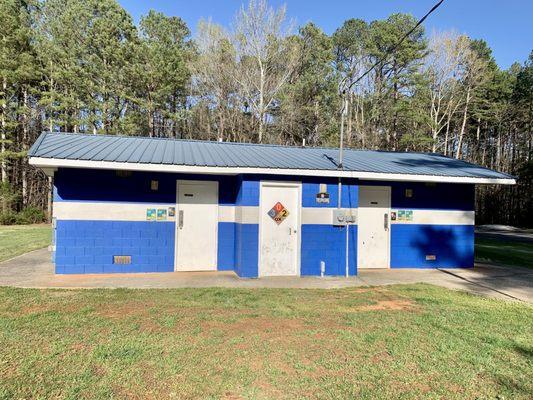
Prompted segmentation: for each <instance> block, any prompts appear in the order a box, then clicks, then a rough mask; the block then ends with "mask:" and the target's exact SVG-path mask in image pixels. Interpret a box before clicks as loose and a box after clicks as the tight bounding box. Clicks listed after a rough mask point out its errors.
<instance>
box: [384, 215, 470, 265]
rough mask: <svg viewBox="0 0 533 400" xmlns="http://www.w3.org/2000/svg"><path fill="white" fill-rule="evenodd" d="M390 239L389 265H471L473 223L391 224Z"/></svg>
mask: <svg viewBox="0 0 533 400" xmlns="http://www.w3.org/2000/svg"><path fill="white" fill-rule="evenodd" d="M391 239H392V240H391V268H455V267H473V266H474V226H473V225H407V224H406V225H400V224H393V225H392V226H391ZM427 255H435V256H436V259H435V260H426V256H427Z"/></svg>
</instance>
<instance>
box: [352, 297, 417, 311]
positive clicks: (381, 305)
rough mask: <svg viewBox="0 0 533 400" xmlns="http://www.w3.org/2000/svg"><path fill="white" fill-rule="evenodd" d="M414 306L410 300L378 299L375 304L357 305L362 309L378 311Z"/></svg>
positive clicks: (408, 308)
mask: <svg viewBox="0 0 533 400" xmlns="http://www.w3.org/2000/svg"><path fill="white" fill-rule="evenodd" d="M413 308H414V303H413V302H412V301H410V300H404V299H396V300H378V302H377V303H376V304H370V305H365V306H360V307H357V309H358V310H362V311H379V310H410V309H413Z"/></svg>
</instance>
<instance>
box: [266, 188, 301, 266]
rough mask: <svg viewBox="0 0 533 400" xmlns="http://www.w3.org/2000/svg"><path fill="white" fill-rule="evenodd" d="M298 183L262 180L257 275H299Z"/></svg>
mask: <svg viewBox="0 0 533 400" xmlns="http://www.w3.org/2000/svg"><path fill="white" fill-rule="evenodd" d="M300 196H301V195H300V184H288V183H269V182H263V183H261V201H260V202H261V207H260V209H261V216H260V229H261V232H260V236H259V237H260V243H259V247H260V249H259V251H260V254H259V276H285V275H299V273H300V271H299V270H300V268H299V261H300V254H299V248H300V247H299V245H300Z"/></svg>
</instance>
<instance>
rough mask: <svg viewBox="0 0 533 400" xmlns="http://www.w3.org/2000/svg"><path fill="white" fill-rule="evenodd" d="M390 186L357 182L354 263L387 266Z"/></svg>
mask: <svg viewBox="0 0 533 400" xmlns="http://www.w3.org/2000/svg"><path fill="white" fill-rule="evenodd" d="M390 193H391V190H390V187H389V186H360V187H359V209H358V211H357V218H358V222H357V236H358V238H357V242H358V246H357V267H358V268H362V269H363V268H389V254H390V250H389V237H390Z"/></svg>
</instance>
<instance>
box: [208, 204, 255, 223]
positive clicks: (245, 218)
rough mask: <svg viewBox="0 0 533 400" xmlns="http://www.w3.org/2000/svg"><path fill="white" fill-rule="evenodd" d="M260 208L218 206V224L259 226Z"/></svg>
mask: <svg viewBox="0 0 533 400" xmlns="http://www.w3.org/2000/svg"><path fill="white" fill-rule="evenodd" d="M258 221H259V207H255V206H218V222H237V223H240V224H257V223H258Z"/></svg>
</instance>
